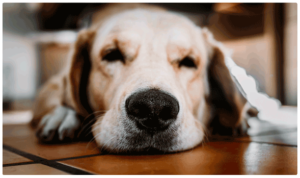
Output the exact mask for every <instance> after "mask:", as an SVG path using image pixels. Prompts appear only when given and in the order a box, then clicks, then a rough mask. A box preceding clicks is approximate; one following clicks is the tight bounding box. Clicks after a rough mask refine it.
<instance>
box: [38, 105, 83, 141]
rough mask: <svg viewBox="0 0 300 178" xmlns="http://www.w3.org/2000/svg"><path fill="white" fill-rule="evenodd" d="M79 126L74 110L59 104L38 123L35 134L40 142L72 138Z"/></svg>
mask: <svg viewBox="0 0 300 178" xmlns="http://www.w3.org/2000/svg"><path fill="white" fill-rule="evenodd" d="M79 127H80V120H79V118H78V117H77V116H76V112H75V111H74V110H72V109H70V108H67V107H64V106H59V107H57V108H56V109H55V110H54V112H53V113H51V114H48V115H45V116H44V117H43V118H42V120H41V122H40V123H39V125H38V128H37V132H36V136H37V137H38V138H39V140H40V141H42V142H52V141H54V140H60V141H62V140H65V139H73V138H74V136H75V132H76V131H77V130H78V128H79Z"/></svg>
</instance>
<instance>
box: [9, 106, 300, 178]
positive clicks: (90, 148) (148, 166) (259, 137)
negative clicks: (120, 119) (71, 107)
mask: <svg viewBox="0 0 300 178" xmlns="http://www.w3.org/2000/svg"><path fill="white" fill-rule="evenodd" d="M292 110H293V111H292V112H293V113H294V114H296V108H294V109H292ZM3 117H4V118H5V114H4V116H3ZM282 119H284V120H286V121H290V120H291V119H290V118H288V119H287V118H282ZM249 123H250V126H251V128H250V129H249V130H248V134H249V135H251V136H250V137H239V138H229V137H226V138H222V139H214V140H211V141H209V142H206V143H204V144H202V145H199V146H198V147H196V148H195V149H192V150H188V151H185V152H180V153H175V154H165V155H134V156H132V155H131V156H128V155H109V154H104V153H101V151H99V149H98V148H97V147H96V145H95V143H94V142H77V143H69V144H59V145H58V144H57V145H46V144H39V143H38V142H37V139H36V138H35V136H34V132H33V130H31V129H30V127H29V126H28V125H25V124H20V125H17V124H13V125H4V126H3V174H5V175H7V174H297V124H278V123H277V124H272V123H270V122H266V121H260V120H257V119H254V118H253V119H251V120H250V122H249ZM294 123H296V122H294Z"/></svg>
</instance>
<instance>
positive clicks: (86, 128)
mask: <svg viewBox="0 0 300 178" xmlns="http://www.w3.org/2000/svg"><path fill="white" fill-rule="evenodd" d="M99 112H100V111H96V112H94V113H92V114H95V113H99ZM92 114H90V115H89V116H91V115H92ZM103 114H104V113H102V111H101V113H100V114H98V115H94V117H93V118H92V119H91V120H90V121H89V122H88V123H87V124H84V121H85V120H86V119H87V118H88V117H86V118H85V119H84V121H83V122H82V126H81V129H80V131H79V133H78V134H77V137H80V135H81V133H83V132H85V131H86V130H88V129H89V128H90V127H91V125H92V122H94V121H95V120H96V119H97V118H99V116H101V115H103ZM85 136H87V134H86V135H85Z"/></svg>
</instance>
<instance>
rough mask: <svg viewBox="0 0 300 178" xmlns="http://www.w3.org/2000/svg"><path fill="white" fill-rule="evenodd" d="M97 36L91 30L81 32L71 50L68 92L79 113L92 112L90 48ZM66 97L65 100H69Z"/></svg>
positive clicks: (83, 114)
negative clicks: (89, 82)
mask: <svg viewBox="0 0 300 178" xmlns="http://www.w3.org/2000/svg"><path fill="white" fill-rule="evenodd" d="M94 36H95V32H94V31H91V30H82V31H80V32H79V34H78V37H77V40H76V42H75V44H74V47H73V49H72V50H73V51H72V52H71V61H69V62H70V63H69V67H68V75H67V82H68V85H67V91H68V92H67V94H68V96H65V97H69V99H71V100H72V105H73V107H75V108H74V109H75V110H76V111H77V113H78V114H80V115H82V116H85V115H87V114H88V113H90V112H91V108H90V105H89V102H88V97H87V86H88V79H89V73H90V69H91V59H90V50H91V45H92V42H93V39H94ZM67 100H68V99H66V100H65V101H67Z"/></svg>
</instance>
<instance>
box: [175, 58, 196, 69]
mask: <svg viewBox="0 0 300 178" xmlns="http://www.w3.org/2000/svg"><path fill="white" fill-rule="evenodd" d="M179 67H188V68H195V69H197V65H196V64H195V62H194V60H193V59H192V58H191V57H189V56H187V57H185V58H183V59H182V60H181V61H180V62H179Z"/></svg>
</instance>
